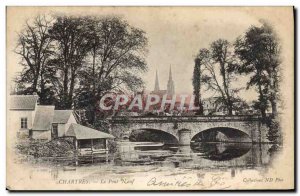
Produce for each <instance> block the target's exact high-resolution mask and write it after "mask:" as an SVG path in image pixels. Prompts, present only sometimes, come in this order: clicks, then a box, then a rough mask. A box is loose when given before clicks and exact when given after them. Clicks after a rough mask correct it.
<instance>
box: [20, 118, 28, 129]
mask: <svg viewBox="0 0 300 196" xmlns="http://www.w3.org/2000/svg"><path fill="white" fill-rule="evenodd" d="M21 129H27V118H21Z"/></svg>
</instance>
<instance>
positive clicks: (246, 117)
mask: <svg viewBox="0 0 300 196" xmlns="http://www.w3.org/2000/svg"><path fill="white" fill-rule="evenodd" d="M260 120H261V116H259V115H239V116H224V115H218V116H115V117H112V118H111V119H110V121H111V122H113V123H126V122H145V121H146V122H173V121H175V122H222V121H225V122H229V121H260Z"/></svg>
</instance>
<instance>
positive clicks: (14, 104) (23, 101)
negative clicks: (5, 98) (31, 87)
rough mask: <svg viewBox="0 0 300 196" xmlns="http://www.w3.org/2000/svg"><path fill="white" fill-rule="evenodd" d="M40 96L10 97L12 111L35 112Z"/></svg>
mask: <svg viewBox="0 0 300 196" xmlns="http://www.w3.org/2000/svg"><path fill="white" fill-rule="evenodd" d="M38 98H39V97H38V95H12V96H10V98H9V99H10V100H9V102H10V105H9V109H10V110H34V109H35V106H36V103H37V100H38Z"/></svg>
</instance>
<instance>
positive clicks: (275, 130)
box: [263, 116, 282, 144]
mask: <svg viewBox="0 0 300 196" xmlns="http://www.w3.org/2000/svg"><path fill="white" fill-rule="evenodd" d="M279 122H280V119H279V117H278V116H275V117H274V116H270V117H267V118H264V119H263V123H265V124H266V125H267V127H268V130H267V138H268V140H269V141H270V142H271V143H276V144H282V134H281V130H280V129H281V128H280V123H279Z"/></svg>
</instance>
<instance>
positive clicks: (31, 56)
mask: <svg viewBox="0 0 300 196" xmlns="http://www.w3.org/2000/svg"><path fill="white" fill-rule="evenodd" d="M48 17H49V16H48ZM49 18H50V17H49ZM147 44H148V42H147V38H146V34H145V32H144V31H143V30H141V29H138V28H135V27H133V26H131V25H129V24H128V23H127V22H126V21H125V20H123V19H121V18H119V17H115V16H110V17H91V16H67V15H62V16H61V15H54V16H52V17H51V20H48V18H47V17H46V16H38V17H37V18H35V20H34V21H33V22H32V23H27V25H26V27H25V28H24V30H23V31H22V32H21V33H20V34H19V42H18V45H17V48H16V53H17V54H19V55H20V57H21V64H22V65H23V67H24V70H23V72H22V73H21V74H20V75H19V76H18V77H17V79H16V82H17V84H18V86H19V87H20V88H19V92H18V93H21V92H20V89H22V93H23V94H24V93H26V94H33V93H35V92H36V93H38V94H39V95H40V99H41V100H45V101H43V102H41V104H51V103H55V104H56V107H57V108H59V109H71V108H76V109H87V110H89V111H90V112H91V114H92V115H90V116H95V115H94V114H95V112H96V111H97V110H98V108H97V105H98V104H97V101H99V100H100V99H101V97H102V96H103V95H104V94H105V93H107V92H125V91H127V92H128V91H130V92H132V91H133V92H135V91H137V90H139V89H141V88H142V87H143V80H142V79H141V77H140V73H142V72H144V71H146V70H147V65H146V62H145V60H144V57H145V55H146V52H147V50H146V47H147ZM50 102H51V103H50ZM90 120H91V122H92V123H93V122H94V120H95V119H94V117H93V118H92V119H90Z"/></svg>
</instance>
